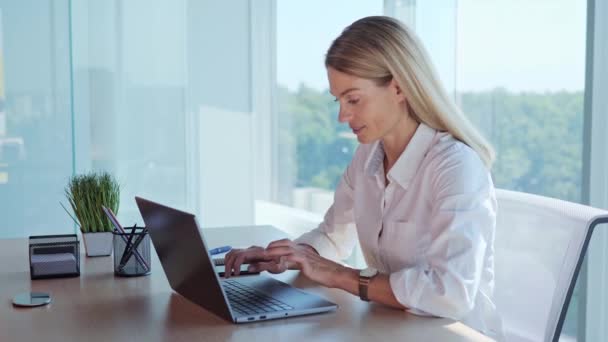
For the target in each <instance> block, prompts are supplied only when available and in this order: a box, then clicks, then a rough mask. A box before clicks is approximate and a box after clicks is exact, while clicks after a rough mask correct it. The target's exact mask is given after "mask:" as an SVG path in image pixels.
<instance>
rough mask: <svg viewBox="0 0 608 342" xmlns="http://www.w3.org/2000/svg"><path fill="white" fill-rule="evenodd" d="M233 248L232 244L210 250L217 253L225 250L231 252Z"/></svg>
mask: <svg viewBox="0 0 608 342" xmlns="http://www.w3.org/2000/svg"><path fill="white" fill-rule="evenodd" d="M231 249H232V247H231V246H222V247H218V248H214V249H211V250H209V254H211V255H215V254H220V253H225V252H229V251H230V250H231Z"/></svg>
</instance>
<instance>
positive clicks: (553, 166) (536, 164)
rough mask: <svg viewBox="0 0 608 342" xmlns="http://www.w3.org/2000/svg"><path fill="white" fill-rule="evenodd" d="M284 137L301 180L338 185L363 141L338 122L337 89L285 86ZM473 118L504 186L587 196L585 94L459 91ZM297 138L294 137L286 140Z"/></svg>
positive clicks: (282, 90)
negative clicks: (493, 155) (584, 180)
mask: <svg viewBox="0 0 608 342" xmlns="http://www.w3.org/2000/svg"><path fill="white" fill-rule="evenodd" d="M279 94H280V96H279V112H280V119H281V120H284V121H286V120H290V121H289V122H288V124H285V123H284V124H282V125H281V127H282V129H283V130H284V132H282V133H281V137H283V139H284V140H283V143H285V144H288V145H293V146H292V148H293V149H294V150H295V158H296V159H295V161H292V162H291V164H293V171H292V172H294V175H293V178H294V179H295V180H296V181H295V185H296V186H298V187H306V186H314V187H320V188H324V189H328V190H333V189H334V188H335V186H336V184H337V182H338V181H339V179H340V177H341V175H342V172H343V171H344V169H345V167H346V166H347V165H348V163H349V161H350V159H351V157H352V154H353V152H354V150H355V148H356V146H357V141H356V139H355V138H354V136H352V134H351V133H350V130H349V128H348V125H345V124H340V123H339V122H338V120H337V112H338V103H336V102H335V101H334V98H333V96H331V95H330V94H329V92H327V91H324V92H321V91H318V90H315V89H311V88H308V87H305V86H300V88H299V89H298V90H297V91H289V90H288V89H286V88H284V87H280V88H279ZM458 102H459V104H460V106H461V108H462V109H463V111H464V112H465V113H466V114H467V116H468V117H469V118H470V119H471V120H472V121H473V122H474V123H475V124H476V126H477V127H478V128H479V129H480V130H481V131H482V132H483V133H484V134H485V136H486V137H488V139H489V140H490V141H491V142H492V144H493V145H494V147H495V149H496V151H497V160H496V163H495V164H494V167H493V169H492V175H493V178H494V183H495V185H496V186H497V187H499V188H505V189H511V190H518V191H524V192H529V193H535V194H540V195H544V196H549V197H555V198H560V199H565V200H569V201H574V202H578V201H580V191H581V190H580V189H581V174H582V172H581V168H582V157H581V156H582V130H583V92H582V91H579V92H565V91H564V92H551V93H513V92H509V91H507V90H505V89H495V90H492V91H486V92H467V93H462V94H460V95H459V97H458ZM286 137H289V138H286Z"/></svg>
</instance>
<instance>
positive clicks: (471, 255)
mask: <svg viewBox="0 0 608 342" xmlns="http://www.w3.org/2000/svg"><path fill="white" fill-rule="evenodd" d="M325 65H326V68H327V75H328V79H329V84H330V92H331V93H332V94H333V95H334V96H335V97H336V101H339V103H340V112H339V116H338V118H339V121H340V122H342V123H347V124H348V125H349V126H350V128H351V129H352V131H353V133H354V134H355V135H356V136H357V139H358V141H359V142H360V143H361V144H360V145H359V147H358V149H357V151H356V152H355V154H354V156H353V160H352V161H351V163H350V165H349V166H348V168H347V169H346V171H345V172H344V175H343V177H342V179H341V181H340V183H339V185H338V187H337V189H336V192H335V198H334V203H333V205H332V206H331V207H330V208H329V210H328V211H327V213H326V215H325V218H324V221H323V222H322V223H321V224H320V226H319V227H318V228H316V229H314V230H312V231H311V232H308V233H306V234H304V235H303V236H301V237H300V238H298V239H296V240H295V241H290V240H288V239H285V240H279V241H274V242H272V243H270V244H269V245H268V246H267V247H266V248H262V247H250V248H248V249H243V250H233V251H231V252H230V253H229V254H228V255H227V256H226V269H227V272H226V274H227V276H230V274H231V273H232V270H234V273H233V274H235V275H238V273H239V271H238V270H239V268H240V265H241V264H243V263H251V265H250V268H251V269H252V270H254V271H264V270H266V271H269V272H272V273H280V272H283V271H285V270H287V269H299V270H300V271H301V273H303V274H304V275H306V276H307V277H309V278H311V279H312V280H314V281H317V282H318V283H320V284H321V285H324V286H327V287H334V288H341V289H343V290H345V291H348V292H350V293H352V294H354V295H357V296H360V297H361V299H363V300H366V301H373V302H378V303H382V304H385V305H389V306H392V307H395V308H400V309H407V310H409V311H410V312H413V313H415V314H421V315H433V316H441V317H449V318H453V319H456V320H461V321H463V322H465V323H466V324H468V325H469V326H471V327H473V328H476V329H477V330H479V331H481V332H483V333H486V334H488V335H491V336H495V337H497V336H500V335H502V328H501V321H500V318H499V317H498V315H497V313H496V309H495V306H494V304H493V301H492V292H493V284H494V265H493V255H494V250H493V243H494V230H495V225H496V199H495V193H494V186H493V184H492V179H491V177H490V173H489V169H490V167H491V165H492V162H493V159H494V152H493V150H492V148H491V147H490V145H489V144H488V143H487V142H486V141H485V140H484V139H483V138H482V137H481V135H480V134H479V133H478V132H477V131H476V130H475V129H474V128H473V126H472V125H471V124H470V123H469V121H468V120H467V119H466V117H465V116H464V115H463V114H462V113H461V112H460V111H459V110H458V108H456V106H455V105H454V103H453V102H452V100H450V98H449V96H448V95H447V93H446V92H445V90H444V89H443V88H442V86H441V85H440V83H439V81H438V78H437V76H436V73H435V71H434V70H433V67H432V65H431V63H430V61H429V58H428V57H427V54H426V52H425V51H424V48H423V47H422V44H421V43H420V42H419V41H418V39H417V38H416V37H415V35H414V34H413V33H412V32H411V31H410V30H409V29H407V28H406V27H404V26H403V25H402V24H400V22H398V21H397V20H395V19H392V18H389V17H367V18H363V19H360V20H358V21H356V22H354V23H353V24H352V25H350V26H349V27H347V28H346V29H345V30H344V31H343V32H342V34H341V35H340V36H339V37H338V38H337V39H336V40H335V41H334V42H333V43H332V45H331V46H330V48H329V50H328V52H327V56H326V59H325ZM357 237H358V239H359V242H360V244H361V250H362V251H363V254H364V256H365V260H366V262H367V264H368V265H369V268H367V269H365V270H358V269H353V268H350V267H347V266H344V265H342V264H340V263H338V262H336V261H338V260H342V259H344V258H346V257H347V256H348V255H349V254H350V253H351V251H352V249H353V247H354V245H355V242H356V239H357Z"/></svg>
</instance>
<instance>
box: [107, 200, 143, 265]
mask: <svg viewBox="0 0 608 342" xmlns="http://www.w3.org/2000/svg"><path fill="white" fill-rule="evenodd" d="M101 208H102V209H103V212H104V213H105V214H106V216H107V217H108V219H109V220H110V222H112V224H113V225H114V228H115V229H116V230H117V231H118V232H119V235H120V237H121V239H122V241H124V242H125V243H126V242H127V236H126V235H127V232H126V231H125V229H124V228H123V227H122V226H121V225H120V222H118V219H117V218H116V215H114V212H113V211H112V209H110V208H106V207H105V206H101ZM135 258H137V260H138V261H139V263H140V264H141V265H142V266H143V267H144V268H145V269H146V270H149V269H150V265H148V263H147V262H146V260H145V259H144V258H143V257H142V256H141V254H140V253H139V251H138V250H135Z"/></svg>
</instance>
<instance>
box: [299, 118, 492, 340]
mask: <svg viewBox="0 0 608 342" xmlns="http://www.w3.org/2000/svg"><path fill="white" fill-rule="evenodd" d="M383 159H384V150H383V147H382V143H381V142H380V141H378V142H375V143H373V144H365V145H360V146H359V148H358V149H357V151H356V152H355V155H354V157H353V160H352V161H351V164H350V165H349V166H348V168H347V169H346V171H345V173H344V175H343V177H342V179H341V181H340V184H339V185H338V187H337V189H336V192H335V197H334V203H333V205H332V206H331V207H330V208H329V210H328V211H327V213H326V214H325V219H324V221H323V222H322V223H321V224H320V225H319V227H318V228H316V229H314V230H312V231H310V232H308V233H306V234H304V235H302V236H301V237H300V238H298V239H296V242H297V243H306V244H309V245H311V246H312V247H314V248H315V249H316V250H317V251H318V252H319V253H320V254H321V255H322V256H324V257H327V258H330V259H333V260H342V259H345V258H347V257H348V256H349V254H350V253H351V252H352V249H353V247H354V245H355V242H356V239H357V237H358V238H359V243H360V244H361V250H362V251H363V255H364V257H365V260H366V262H367V264H368V266H370V267H374V268H376V269H378V270H379V271H380V272H381V273H385V274H389V279H390V285H391V288H392V290H393V293H394V295H395V297H396V298H397V300H398V301H399V302H400V303H401V304H403V305H404V306H406V307H408V308H409V311H411V312H412V313H414V314H418V315H433V316H440V317H449V318H452V319H456V320H460V321H462V322H464V323H465V324H467V325H469V326H470V327H472V328H475V329H477V330H479V331H481V332H483V333H485V334H487V335H489V336H492V337H495V338H500V336H502V324H501V319H500V317H499V315H498V313H497V312H496V307H495V305H494V303H493V301H492V294H493V289H494V246H493V245H494V231H495V227H496V197H495V193H494V185H493V183H492V179H491V177H490V174H489V172H488V170H487V168H486V167H485V166H484V164H483V162H482V161H481V159H480V158H479V156H478V155H477V153H476V152H475V151H473V150H472V149H471V148H470V147H468V146H467V145H465V144H463V143H462V142H460V141H458V140H456V139H454V138H453V137H452V136H451V135H450V134H449V133H445V132H438V131H436V130H434V129H433V128H431V127H429V126H427V125H425V124H420V125H419V126H418V129H417V130H416V132H415V134H414V136H413V137H412V139H411V141H410V142H409V144H408V145H407V147H406V149H405V151H403V153H402V154H401V156H399V158H398V159H397V161H396V163H395V165H394V166H393V167H392V168H391V170H390V171H389V172H388V175H387V178H388V180H389V184H388V186H386V184H385V179H384V166H383Z"/></svg>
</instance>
